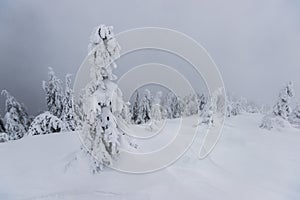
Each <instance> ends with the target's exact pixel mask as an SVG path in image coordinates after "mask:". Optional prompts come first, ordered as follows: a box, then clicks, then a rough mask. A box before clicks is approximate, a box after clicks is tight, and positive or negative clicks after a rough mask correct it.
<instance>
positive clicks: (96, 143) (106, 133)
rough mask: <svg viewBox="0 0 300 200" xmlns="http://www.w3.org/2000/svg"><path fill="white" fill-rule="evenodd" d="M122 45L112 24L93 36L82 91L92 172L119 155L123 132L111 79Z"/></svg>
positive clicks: (85, 128)
mask: <svg viewBox="0 0 300 200" xmlns="http://www.w3.org/2000/svg"><path fill="white" fill-rule="evenodd" d="M119 52H120V46H119V44H118V42H117V41H116V39H115V37H114V34H113V32H112V27H108V26H105V25H100V26H98V27H96V28H95V29H94V31H93V33H92V35H91V37H90V45H89V57H90V60H89V61H90V64H91V79H92V80H91V82H90V83H89V84H88V85H87V86H86V88H85V90H84V94H83V110H84V113H85V116H86V117H85V121H84V124H83V131H82V133H83V140H84V145H85V148H83V149H84V150H86V152H87V153H88V155H90V156H89V158H90V160H91V166H92V170H93V172H98V171H100V170H101V169H102V168H103V167H105V166H108V165H110V164H111V162H112V160H113V159H115V158H117V156H118V154H119V147H120V145H121V139H122V138H121V135H122V132H121V131H120V130H119V128H118V127H117V125H116V119H115V117H114V116H113V114H112V113H113V112H119V113H121V110H120V111H117V110H116V109H118V108H120V106H118V105H113V104H112V100H113V99H112V98H119V97H118V96H117V95H118V94H120V92H119V91H118V90H119V88H118V86H117V85H116V84H115V83H113V82H112V80H115V79H116V76H115V75H113V74H112V70H113V68H115V67H116V64H115V63H114V60H115V59H116V58H118V57H119Z"/></svg>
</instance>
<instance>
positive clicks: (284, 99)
mask: <svg viewBox="0 0 300 200" xmlns="http://www.w3.org/2000/svg"><path fill="white" fill-rule="evenodd" d="M293 96H294V90H293V84H292V82H289V83H288V84H287V85H286V86H285V87H284V88H283V89H282V90H281V91H280V93H279V98H278V101H277V103H276V104H275V105H274V106H273V112H272V113H269V114H267V115H266V116H264V117H263V119H262V122H261V124H260V126H259V127H260V128H264V129H268V130H271V129H273V128H276V129H278V130H281V129H282V128H284V127H286V126H289V125H290V124H289V122H288V121H287V120H288V118H289V116H290V114H291V112H292V109H291V107H290V101H291V98H292V97H293Z"/></svg>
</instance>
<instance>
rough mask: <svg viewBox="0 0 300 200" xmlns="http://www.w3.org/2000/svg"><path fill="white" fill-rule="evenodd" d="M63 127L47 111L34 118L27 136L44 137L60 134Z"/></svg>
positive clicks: (59, 121)
mask: <svg viewBox="0 0 300 200" xmlns="http://www.w3.org/2000/svg"><path fill="white" fill-rule="evenodd" d="M63 127H64V124H63V122H62V121H61V120H60V119H59V118H58V117H56V116H55V115H53V114H51V113H50V112H49V111H46V112H44V113H42V114H40V115H38V116H36V117H35V118H34V120H33V121H32V123H31V125H30V127H29V130H28V133H27V134H28V135H45V134H50V133H57V132H60V131H61V130H62V129H63Z"/></svg>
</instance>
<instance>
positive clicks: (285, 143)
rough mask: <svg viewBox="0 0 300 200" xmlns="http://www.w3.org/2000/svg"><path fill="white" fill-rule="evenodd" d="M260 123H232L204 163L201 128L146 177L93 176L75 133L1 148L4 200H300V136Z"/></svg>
mask: <svg viewBox="0 0 300 200" xmlns="http://www.w3.org/2000/svg"><path fill="white" fill-rule="evenodd" d="M261 119H262V115H260V114H244V115H239V116H236V117H232V118H228V119H227V120H226V123H225V127H224V129H223V134H222V137H221V139H220V141H219V143H218V144H217V146H216V147H215V149H214V150H213V152H212V153H211V154H210V156H209V157H208V158H206V159H205V160H198V159H197V153H198V152H199V150H200V149H199V148H200V144H201V139H202V138H203V136H204V132H205V131H204V130H205V127H200V128H199V137H198V138H197V140H196V141H195V143H194V144H193V146H192V148H191V149H190V150H189V151H188V152H187V153H186V154H185V155H184V156H183V157H182V158H181V159H180V160H179V161H177V162H176V163H175V164H173V165H172V166H170V167H168V168H166V169H163V170H161V171H158V172H155V173H150V174H141V175H132V174H126V173H121V172H117V171H114V170H112V169H105V170H104V171H103V172H102V173H100V174H96V175H92V174H91V173H90V172H89V170H88V166H87V165H86V162H85V160H84V158H83V157H80V156H79V157H77V159H74V158H75V155H76V154H78V149H79V147H80V141H79V138H78V135H77V134H76V133H75V132H73V133H57V134H49V135H42V136H27V137H25V138H22V139H20V140H16V141H10V142H7V143H0V158H1V163H0V199H1V200H2V199H3V200H21V199H22V200H30V199H34V200H53V199H55V200H94V199H95V200H96V199H97V200H98V199H101V200H108V199H109V200H110V199H113V200H119V199H122V200H124V199H130V200H135V199H139V200H141V199H156V200H157V199H178V200H179V199H180V200H181V199H190V200H193V199H197V200H198V199H208V200H209V199H214V200H219V199H222V200H223V199H230V200H232V199H243V200H244V199H251V200H252V199H264V200H267V199H272V200H274V199H275V200H276V199H284V200H286V199H300V170H299V169H300V130H299V129H294V128H287V129H285V130H284V131H281V132H279V131H276V130H273V131H268V130H264V129H260V128H258V126H259V124H260V122H261ZM167 123H169V124H167V125H166V127H165V128H164V129H163V130H162V133H161V134H165V135H169V136H170V133H168V130H170V129H171V128H170V129H168V128H167V127H172V124H173V125H174V126H173V128H174V127H176V126H178V119H175V120H169V121H168V122H167ZM164 131H166V132H167V133H163V132H164ZM169 132H170V131H169ZM169 136H168V137H169ZM162 141H163V139H162ZM145 149H147V148H145ZM145 149H143V150H145Z"/></svg>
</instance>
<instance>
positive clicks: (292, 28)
mask: <svg viewBox="0 0 300 200" xmlns="http://www.w3.org/2000/svg"><path fill="white" fill-rule="evenodd" d="M299 11H300V3H299V1H297V0H282V1H281V0H265V1H264V0H249V1H240V0H227V1H217V0H209V1H200V0H197V1H174V0H168V1H162V0H152V1H119V2H116V1H99V0H95V1H74V0H68V1H55V0H54V1H40V0H27V1H23V0H2V1H0V69H1V70H0V89H7V90H9V91H10V92H11V93H12V94H13V95H14V96H16V97H17V99H18V100H20V101H22V102H24V103H25V105H26V106H27V107H28V109H29V111H30V112H31V113H37V112H39V111H42V110H44V109H45V105H44V104H45V103H44V93H43V91H42V87H41V82H42V80H45V79H46V78H47V68H48V67H49V66H51V67H53V68H54V70H55V71H56V72H57V74H58V75H59V76H60V77H61V78H63V76H64V74H66V73H69V72H70V73H74V74H75V73H76V71H77V69H78V67H79V66H80V64H81V62H82V61H83V59H84V57H85V55H86V53H87V44H88V41H89V35H90V32H91V30H92V28H93V27H94V26H96V25H98V24H102V23H104V24H107V25H110V24H111V25H113V26H114V27H115V29H114V31H115V33H118V32H121V31H124V30H127V29H130V28H137V27H144V26H159V27H166V28H171V29H175V30H178V31H181V32H183V33H185V34H187V35H189V36H191V37H193V38H194V39H195V40H197V41H198V42H199V43H201V44H202V45H203V46H204V47H205V48H206V49H207V50H208V52H209V53H210V55H211V56H212V58H213V59H214V61H215V62H216V64H217V65H218V67H219V69H220V71H221V73H222V76H223V79H224V81H225V85H226V87H227V89H228V90H229V91H231V92H233V93H235V94H237V95H242V96H245V97H247V98H250V99H255V100H257V101H259V102H263V103H270V104H272V103H273V102H274V101H275V100H276V98H277V93H278V90H279V89H280V88H281V87H282V86H283V84H284V83H286V82H288V81H289V80H292V81H294V87H295V91H296V93H297V95H296V99H297V101H298V102H300V98H299V97H300V95H299V94H300V78H299V75H300V60H299V57H300V56H299V55H300V54H299V53H300V12H299ZM127 60H128V59H127ZM127 64H128V63H127ZM121 67H122V66H119V68H121ZM119 70H121V71H122V69H119ZM123 70H124V69H123ZM117 73H118V71H117ZM3 99H4V98H3V97H0V103H1V104H0V110H2V112H3Z"/></svg>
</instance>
